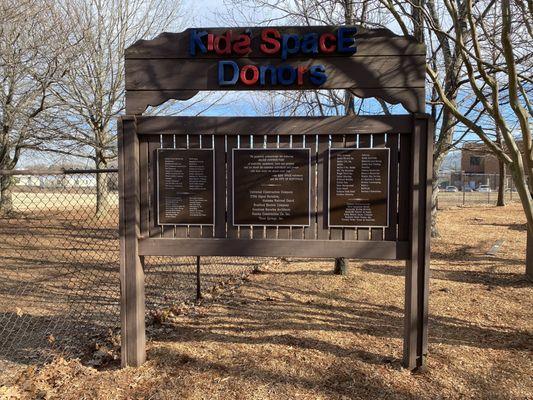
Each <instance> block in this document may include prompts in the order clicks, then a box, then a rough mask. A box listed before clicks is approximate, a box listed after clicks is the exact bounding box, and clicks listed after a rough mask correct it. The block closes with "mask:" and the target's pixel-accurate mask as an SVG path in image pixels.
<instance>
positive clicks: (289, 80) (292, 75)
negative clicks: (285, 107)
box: [278, 65, 296, 85]
mask: <svg viewBox="0 0 533 400" xmlns="http://www.w3.org/2000/svg"><path fill="white" fill-rule="evenodd" d="M285 72H288V73H289V76H288V77H286V76H285V75H286V73H285ZM294 81H296V70H295V69H294V68H293V67H291V66H290V65H282V66H281V67H279V68H278V82H279V83H281V84H282V85H292V84H293V83H294Z"/></svg>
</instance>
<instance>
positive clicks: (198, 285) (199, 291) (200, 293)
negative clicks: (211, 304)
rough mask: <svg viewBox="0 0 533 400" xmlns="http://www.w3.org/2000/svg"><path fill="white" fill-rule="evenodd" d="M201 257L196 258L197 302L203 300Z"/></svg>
mask: <svg viewBox="0 0 533 400" xmlns="http://www.w3.org/2000/svg"><path fill="white" fill-rule="evenodd" d="M200 275H201V272H200V256H197V257H196V300H200V299H201V298H202V282H201V279H200Z"/></svg>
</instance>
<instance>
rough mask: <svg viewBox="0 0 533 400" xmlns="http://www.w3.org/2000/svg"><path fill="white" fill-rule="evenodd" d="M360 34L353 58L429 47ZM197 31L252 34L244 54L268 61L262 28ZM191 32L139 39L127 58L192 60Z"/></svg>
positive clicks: (387, 34) (408, 39)
mask: <svg viewBox="0 0 533 400" xmlns="http://www.w3.org/2000/svg"><path fill="white" fill-rule="evenodd" d="M269 28H275V29H277V30H278V31H279V32H280V34H298V35H300V36H303V35H305V34H306V33H311V32H313V33H317V34H319V35H320V34H322V33H326V32H328V33H329V32H336V31H337V29H338V28H339V27H337V26H278V27H271V26H270V27H269ZM355 28H356V29H357V34H356V35H355V42H356V45H357V52H356V53H355V54H353V55H352V56H351V57H359V56H366V55H376V54H377V55H382V56H393V55H398V56H412V55H425V54H426V47H425V46H424V44H422V43H419V42H418V41H417V40H416V39H415V38H414V37H412V36H398V35H396V34H394V33H393V32H392V31H390V30H388V29H383V28H381V29H365V28H363V27H362V26H355ZM196 29H197V30H198V31H202V30H207V31H209V32H210V33H213V34H216V35H221V34H224V33H225V32H226V31H228V30H231V33H232V36H233V37H235V38H236V36H237V35H239V34H241V33H244V32H249V34H250V36H251V37H252V41H251V43H250V49H251V51H250V52H249V53H247V54H245V55H244V56H245V57H251V58H265V57H269V55H268V54H265V53H264V52H262V51H261V50H260V48H259V46H260V44H261V30H262V29H264V28H262V27H238V28H196ZM190 31H191V29H187V30H185V31H183V32H177V33H171V32H164V33H161V34H160V35H159V36H157V37H156V38H154V39H152V40H139V41H137V42H136V43H134V44H133V45H132V46H130V47H129V48H127V49H126V54H125V56H126V59H134V58H174V59H180V58H181V59H190V58H193V57H192V56H191V55H190V52H189V34H190ZM322 56H326V57H329V58H336V57H347V56H346V55H345V54H338V53H332V54H322ZM220 57H221V56H220V55H218V54H215V53H213V52H212V53H209V54H197V55H196V56H195V57H194V58H220ZM224 57H225V58H239V57H242V56H238V55H235V54H232V55H227V54H225V55H224Z"/></svg>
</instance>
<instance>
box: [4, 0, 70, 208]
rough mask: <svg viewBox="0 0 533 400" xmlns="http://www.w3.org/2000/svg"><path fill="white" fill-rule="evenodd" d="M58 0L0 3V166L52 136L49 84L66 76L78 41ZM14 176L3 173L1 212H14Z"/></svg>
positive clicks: (6, 167)
mask: <svg viewBox="0 0 533 400" xmlns="http://www.w3.org/2000/svg"><path fill="white" fill-rule="evenodd" d="M67 31H68V25H67V24H66V23H65V22H64V19H63V18H62V16H61V13H60V10H58V9H57V4H56V2H54V1H48V0H46V1H42V2H40V4H37V3H35V2H34V1H31V0H4V1H2V2H1V3H0V82H1V86H0V170H12V169H14V168H15V167H16V166H17V163H18V162H19V160H20V156H21V154H22V153H23V152H24V151H27V150H38V149H40V148H41V146H42V145H43V143H44V142H45V141H47V140H48V139H49V138H50V137H49V136H48V135H47V133H48V129H47V126H48V123H49V118H50V113H49V111H50V109H51V108H52V107H54V103H53V102H52V101H51V98H50V91H51V88H52V87H53V86H54V85H55V84H57V82H58V81H59V80H60V79H61V78H62V76H63V75H64V73H65V71H66V69H67V68H68V65H69V63H70V60H71V58H72V57H73V54H72V49H73V47H74V45H75V40H74V41H73V40H71V39H72V38H69V36H68V35H67V34H66V32H67ZM12 184H13V180H12V178H11V177H10V176H8V175H5V174H2V175H0V212H1V213H9V212H10V211H11V210H12V195H11V186H12Z"/></svg>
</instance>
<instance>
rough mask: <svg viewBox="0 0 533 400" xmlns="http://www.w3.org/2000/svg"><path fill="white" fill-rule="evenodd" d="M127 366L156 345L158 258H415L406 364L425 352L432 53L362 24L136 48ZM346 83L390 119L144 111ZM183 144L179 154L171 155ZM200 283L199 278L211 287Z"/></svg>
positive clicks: (128, 156)
mask: <svg viewBox="0 0 533 400" xmlns="http://www.w3.org/2000/svg"><path fill="white" fill-rule="evenodd" d="M125 58H126V60H125V71H126V74H125V89H126V113H127V114H128V115H125V116H123V117H122V118H121V119H120V121H119V124H118V144H119V171H120V176H119V190H120V214H119V215H120V224H119V226H120V241H121V243H120V249H121V252H120V271H121V319H122V321H121V326H122V330H121V332H122V364H123V365H124V366H126V365H131V366H139V365H141V364H142V363H143V362H144V360H145V358H146V350H145V292H144V273H145V269H144V261H145V257H151V256H156V257H159V256H167V257H184V256H185V257H190V256H196V257H197V273H198V279H199V276H200V275H199V274H200V257H203V256H207V257H217V256H222V257H232V256H236V257H305V258H312V257H314V258H324V257H328V258H333V257H335V258H338V257H345V258H354V259H371V260H376V259H378V260H405V261H406V262H407V263H406V269H405V320H404V329H405V334H404V359H403V364H404V366H405V367H407V368H409V369H411V370H413V369H417V368H424V367H425V364H426V355H427V337H428V336H427V321H428V308H427V303H428V292H429V285H428V280H429V254H430V251H429V247H430V246H429V240H430V235H429V227H430V226H431V193H432V182H431V177H432V175H433V173H432V161H433V148H432V146H433V141H432V138H433V133H434V123H433V120H432V119H431V117H430V116H429V115H427V114H424V111H425V70H426V48H425V46H424V45H423V44H421V43H418V42H417V40H416V39H415V38H414V37H410V36H398V35H395V34H394V33H393V32H391V31H389V30H387V29H367V28H364V27H361V26H280V27H271V26H269V27H232V28H191V29H187V30H185V31H183V32H179V33H162V34H160V35H158V36H157V37H156V38H154V39H152V40H139V41H137V42H136V43H135V44H133V45H132V46H130V47H129V48H128V49H127V50H126V52H125ZM306 89H311V90H340V89H343V90H346V91H347V93H350V94H352V95H354V96H357V97H359V98H377V99H379V100H381V101H385V102H387V103H389V104H401V105H402V106H403V107H404V109H406V110H407V111H409V112H410V114H405V113H402V114H401V115H382V116H376V115H373V116H359V115H346V116H322V117H319V116H315V117H310V116H285V117H274V116H268V117H266V116H257V117H235V116H217V117H207V116H205V117H185V116H179V117H170V116H154V115H151V116H143V115H142V114H143V112H144V111H145V110H146V109H147V107H149V106H158V105H160V104H162V103H164V102H165V101H167V100H170V99H175V100H187V99H190V98H192V97H193V96H195V95H196V94H197V93H198V92H200V91H212V90H225V91H227V90H306ZM169 147H173V148H169ZM199 286H200V285H199Z"/></svg>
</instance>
